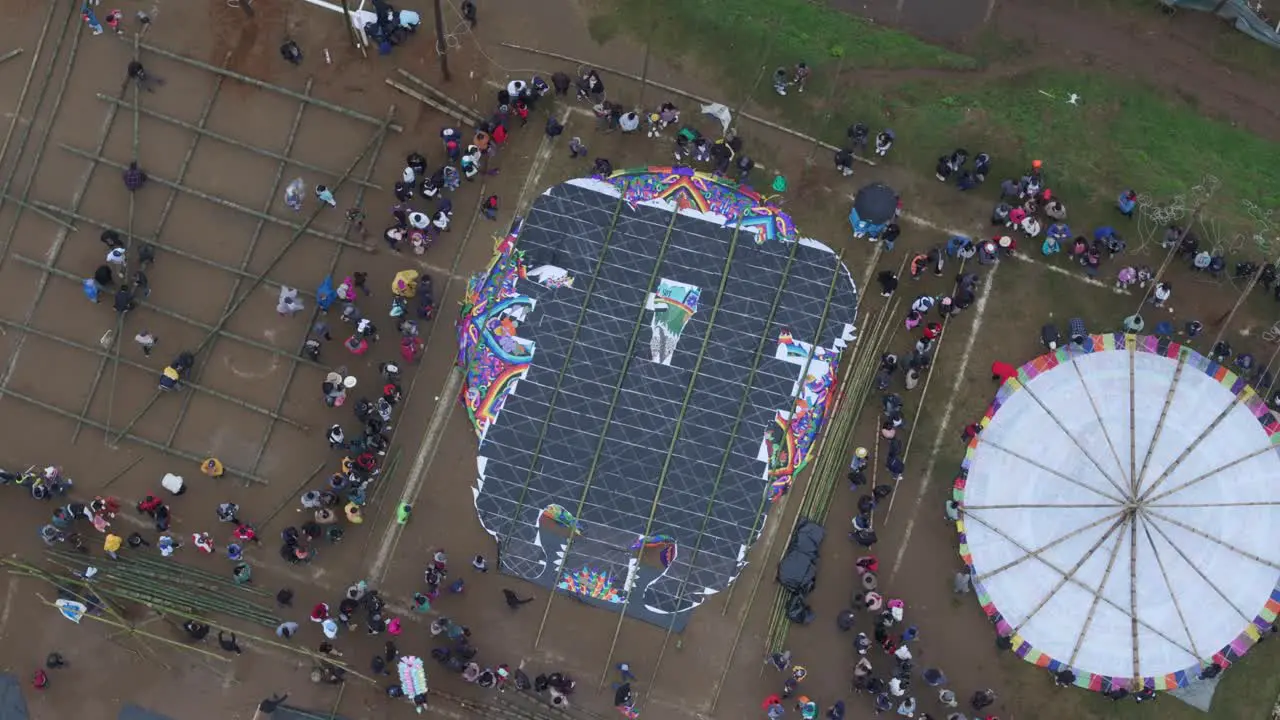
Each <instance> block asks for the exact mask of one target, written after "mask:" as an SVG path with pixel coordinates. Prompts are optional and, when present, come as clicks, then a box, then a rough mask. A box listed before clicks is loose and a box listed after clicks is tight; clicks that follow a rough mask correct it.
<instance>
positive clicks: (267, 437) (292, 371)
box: [246, 86, 484, 472]
mask: <svg viewBox="0 0 1280 720" xmlns="http://www.w3.org/2000/svg"><path fill="white" fill-rule="evenodd" d="M308 87H310V86H308ZM302 107H304V106H301V105H300V106H299V114H298V117H297V120H299V121H300V120H301V119H302V114H301V108H302ZM296 127H297V126H296V124H295V129H296ZM386 140H387V136H386V135H385V134H384V135H383V136H382V137H380V138H378V142H377V144H376V145H374V148H373V151H372V152H371V153H369V164H368V165H367V166H366V167H365V171H364V178H363V182H361V184H360V185H358V186H357V187H356V201H355V204H354V205H353V207H355V208H363V207H364V196H365V191H366V190H367V189H368V188H369V182H368V181H369V179H370V178H372V177H373V171H374V170H375V169H376V168H377V166H378V158H380V157H382V148H383V146H384V145H385V143H386ZM292 151H293V144H292V143H288V144H287V148H286V150H285V155H288V154H289V153H290V152H292ZM283 170H284V165H283V164H281V165H280V171H281V172H283ZM276 178H277V186H278V185H279V181H280V180H283V179H284V176H283V174H277V176H276ZM272 194H273V195H274V194H275V193H274V192H273V193H272ZM480 196H481V197H484V191H483V190H482V191H481V195H480ZM350 230H351V228H350V225H348V227H347V228H346V232H350ZM342 249H343V246H342V245H335V246H334V248H333V255H332V256H331V258H330V260H329V272H328V276H333V275H334V274H335V273H336V272H337V270H338V261H339V260H341V259H342ZM246 261H247V258H246ZM319 318H320V306H319V305H316V306H315V307H313V308H312V309H311V320H310V322H309V323H307V333H306V334H305V335H304V337H303V339H302V340H301V341H299V343H298V356H299V357H301V356H302V350H303V348H304V347H305V344H306V342H307V338H308V337H310V336H311V328H313V327H315V324H316V321H317V320H318V319H319ZM297 374H298V364H297V363H293V364H292V365H290V366H289V371H288V373H287V374H286V375H285V379H284V382H283V383H281V384H280V394H279V395H278V396H277V397H276V405H275V407H276V412H282V411H283V410H284V403H285V400H286V399H287V398H288V396H289V388H290V387H292V386H293V378H294V377H295V376H296V375H297ZM275 430H276V426H275V423H268V425H267V430H266V432H265V433H263V437H262V443H261V444H260V445H258V452H257V454H256V455H254V458H253V464H252V465H250V466H249V469H250V470H251V471H253V472H257V471H258V468H259V467H261V465H262V458H264V457H265V456H266V454H267V447H268V446H269V445H270V444H271V436H272V435H273V434H275Z"/></svg>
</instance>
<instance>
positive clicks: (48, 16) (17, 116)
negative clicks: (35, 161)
mask: <svg viewBox="0 0 1280 720" xmlns="http://www.w3.org/2000/svg"><path fill="white" fill-rule="evenodd" d="M57 7H58V0H49V9H48V11H47V12H46V13H45V18H44V25H43V26H42V27H41V28H40V39H39V40H38V41H36V51H35V55H34V56H33V57H32V58H31V65H29V66H28V67H27V77H26V79H25V80H23V81H22V90H20V91H19V92H18V102H17V103H15V104H14V106H13V119H11V120H10V121H9V129H8V130H7V131H5V134H4V142H3V143H0V163H3V162H4V159H5V158H6V157H7V156H8V155H9V143H11V142H12V141H13V133H14V132H15V131H16V130H17V129H18V121H19V120H21V119H22V106H23V105H25V104H26V103H27V93H29V92H30V91H31V81H32V80H33V79H34V78H35V75H36V66H37V65H38V64H40V52H41V51H42V50H44V43H45V40H47V39H48V37H49V27H50V26H51V25H52V24H53V15H54V12H53V11H54V10H55V9H56V8H57ZM74 11H75V5H74V4H72V5H71V7H70V10H69V12H68V15H67V17H66V19H64V20H63V24H64V25H65V24H66V22H67V21H68V20H70V18H71V16H70V13H71V12H74ZM54 57H55V58H56V57H57V53H56V52H55V53H54ZM49 65H50V67H52V65H53V62H52V61H51V62H50V63H49ZM39 109H40V103H36V107H35V109H34V110H32V115H34V114H35V113H36V112H37V111H39ZM34 124H35V123H34V122H33V123H30V124H29V125H28V128H30V125H34ZM21 161H22V153H21V152H19V153H18V157H17V158H15V159H14V162H13V171H12V172H11V173H10V174H9V176H8V177H7V178H6V179H5V182H4V186H3V187H0V210H3V209H4V201H5V200H7V199H8V195H9V188H11V187H13V179H14V177H16V176H17V174H18V164H19V163H20V162H21ZM2 261H3V258H2V257H0V262H2Z"/></svg>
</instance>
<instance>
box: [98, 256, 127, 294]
mask: <svg viewBox="0 0 1280 720" xmlns="http://www.w3.org/2000/svg"><path fill="white" fill-rule="evenodd" d="M128 262H129V258H128V256H127V254H126V253H125V250H124V248H122V247H117V248H111V252H109V253H107V265H108V266H110V267H112V268H115V271H116V272H117V273H118V274H119V275H120V279H121V280H123V279H125V277H126V275H125V269H126V268H127V267H128ZM94 277H95V278H96V277H97V273H94ZM100 284H102V285H107V284H108V283H100Z"/></svg>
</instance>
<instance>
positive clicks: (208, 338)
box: [120, 96, 395, 435]
mask: <svg viewBox="0 0 1280 720" xmlns="http://www.w3.org/2000/svg"><path fill="white" fill-rule="evenodd" d="M304 97H305V96H304ZM394 116H395V106H394V105H393V106H391V108H390V110H388V112H387V120H386V121H385V122H383V124H382V127H381V128H379V129H378V131H377V132H375V133H374V134H373V136H372V137H371V138H369V142H368V143H366V144H365V146H364V149H363V150H361V151H360V154H359V155H358V156H357V157H356V159H355V160H354V161H352V163H351V165H350V166H348V167H347V169H346V171H345V172H343V173H342V177H340V178H338V181H337V182H336V183H335V184H334V190H338V189H339V188H341V187H342V185H343V184H344V183H345V182H346V180H347V178H348V177H350V176H351V174H352V173H353V172H355V169H356V166H358V165H359V164H360V162H361V161H362V160H364V158H365V156H367V155H368V154H369V152H370V151H371V150H372V149H373V148H374V147H375V146H376V145H377V143H378V138H380V137H382V136H383V135H385V134H386V133H387V128H388V127H389V126H390V125H391V118H392V117H394ZM324 210H325V206H324V205H323V204H321V205H320V206H319V207H317V208H316V209H315V210H314V211H313V212H312V213H311V216H310V217H308V218H307V220H306V222H304V223H303V224H302V225H300V226H298V227H297V229H296V230H294V232H293V235H292V236H291V237H290V238H289V240H288V242H286V243H285V244H284V246H283V247H281V248H280V250H279V251H278V252H277V253H276V255H275V257H274V258H272V259H271V262H270V263H268V264H267V267H266V268H265V269H264V270H263V271H262V272H261V273H259V274H258V276H257V278H255V279H254V281H253V282H252V283H250V285H249V288H248V289H247V290H245V292H244V294H243V295H241V296H240V297H239V298H238V299H237V300H236V301H235V302H233V303H232V304H231V307H230V308H228V310H227V311H226V312H224V313H223V314H222V317H221V318H220V319H219V320H218V322H217V324H215V325H214V326H213V328H212V329H211V330H210V331H209V333H208V334H207V335H205V337H204V340H201V341H200V344H199V345H197V346H196V348H195V352H196V353H198V352H201V351H202V350H204V348H205V347H206V346H208V345H209V343H211V342H213V340H214V339H216V338H217V337H218V333H219V332H221V331H222V328H223V326H224V325H226V324H227V320H229V319H230V318H231V316H232V315H234V314H235V313H236V311H237V310H239V309H240V306H241V305H243V304H244V303H245V302H246V301H247V300H248V299H249V298H250V297H252V296H253V292H254V290H257V289H258V286H259V285H260V284H262V281H263V279H265V278H266V276H267V275H268V274H270V273H271V271H272V270H274V269H275V267H276V265H279V264H280V261H281V260H283V259H284V257H285V255H287V254H288V252H289V250H290V249H291V248H293V246H294V244H295V243H297V242H298V239H299V238H301V237H302V236H303V234H304V233H306V232H307V230H308V229H309V228H310V227H311V224H312V223H313V222H315V220H316V218H318V217H320V213H322V212H324ZM345 241H346V240H345V238H344V242H345ZM295 357H296V356H295ZM159 396H160V391H159V390H157V391H156V393H155V395H153V396H152V397H151V401H150V402H148V403H147V404H146V406H144V407H143V408H142V410H141V411H139V412H138V414H137V415H135V416H134V418H133V419H132V420H130V421H129V422H128V423H126V424H125V426H124V429H123V430H121V431H120V434H121V435H123V434H124V433H125V432H128V431H129V430H130V429H131V428H132V427H133V426H134V425H135V424H136V423H137V422H138V421H139V420H141V419H142V417H143V416H144V415H146V413H147V411H148V410H149V409H150V408H151V406H152V405H153V404H155V401H156V399H157V398H159Z"/></svg>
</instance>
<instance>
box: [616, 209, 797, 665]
mask: <svg viewBox="0 0 1280 720" xmlns="http://www.w3.org/2000/svg"><path fill="white" fill-rule="evenodd" d="M741 233H742V224H741V223H738V224H737V225H735V226H734V228H733V235H732V236H731V237H730V239H729V250H728V252H727V254H726V255H725V261H724V266H723V267H722V268H721V269H720V285H719V287H717V288H716V299H715V302H714V303H712V305H711V315H710V317H708V318H707V327H706V329H705V330H703V331H702V343H701V345H699V347H698V356H697V358H695V359H694V361H693V370H692V372H690V373H689V381H688V382H687V383H685V387H684V397H683V398H682V399H681V401H680V412H679V414H677V415H676V417H675V424H674V427H672V428H671V441H670V442H669V443H667V453H666V457H664V458H663V459H662V466H661V468H660V469H659V471H658V485H657V487H656V488H654V491H653V502H652V503H651V504H650V506H649V517H648V519H646V520H645V523H644V532H643V533H641V537H642V538H647V537H649V534H650V533H651V532H653V520H654V518H656V517H657V516H658V505H659V503H660V502H661V501H662V489H663V488H664V487H666V484H667V474H668V473H669V472H670V471H671V458H672V457H674V456H675V452H676V445H677V444H678V443H679V442H680V432H681V431H682V430H683V429H684V419H685V415H686V414H687V413H688V412H689V403H690V401H692V400H693V390H694V388H695V387H696V386H697V384H698V371H699V370H701V369H702V361H703V359H705V358H706V356H707V348H708V347H710V345H711V331H712V330H714V329H715V326H716V318H717V317H718V316H719V315H720V303H721V301H722V300H724V295H725V292H724V289H725V287H726V286H727V285H728V284H729V266H730V265H731V264H732V263H733V257H734V255H735V253H736V252H737V250H738V236H739V235H740V234H741ZM799 244H800V243H799V242H794V243H792V251H793V252H794V250H795V247H796V246H798V245H799ZM784 283H785V281H784ZM781 287H782V286H781V285H780V286H779V289H781ZM770 329H771V327H770V324H769V323H766V324H765V327H764V331H763V332H762V333H761V337H767V336H768V334H769V331H770ZM729 437H731V438H732V437H733V434H730V435H729ZM723 478H724V475H723V474H717V475H716V479H715V483H714V484H713V485H712V487H711V497H712V498H713V499H714V498H715V496H716V493H717V492H718V491H719V490H720V481H721V480H722V479H723ZM712 507H714V506H712V505H711V504H710V503H708V506H707V511H706V513H704V514H703V518H702V526H703V527H704V528H705V527H706V525H707V516H708V515H710V513H711V510H712ZM701 541H702V534H701V533H699V534H698V542H701ZM695 552H696V551H695ZM643 555H644V543H643V542H641V543H640V548H639V549H638V550H636V551H635V554H634V555H633V556H632V558H631V561H632V563H633V564H635V565H637V566H638V565H639V564H640V558H641V557H642V556H643ZM639 594H640V593H638V592H634V591H633V592H632V593H630V594H628V595H627V598H626V600H625V601H624V602H623V605H622V608H621V609H620V610H619V611H618V623H617V625H616V626H615V627H614V629H613V642H611V643H610V644H609V653H608V655H606V656H605V661H604V672H602V673H601V674H600V684H599V685H597V686H596V690H602V689H604V686H605V683H607V682H609V676H610V675H611V674H612V673H611V671H612V670H613V654H614V651H615V650H617V648H618V638H619V636H621V635H622V621H623V620H625V619H626V618H627V608H628V607H630V605H631V598H632V596H634V595H639ZM678 599H679V598H677V600H678ZM678 611H679V610H678V608H677V612H678Z"/></svg>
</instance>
